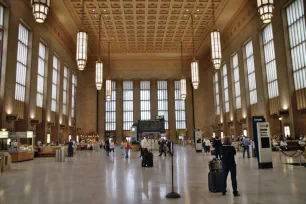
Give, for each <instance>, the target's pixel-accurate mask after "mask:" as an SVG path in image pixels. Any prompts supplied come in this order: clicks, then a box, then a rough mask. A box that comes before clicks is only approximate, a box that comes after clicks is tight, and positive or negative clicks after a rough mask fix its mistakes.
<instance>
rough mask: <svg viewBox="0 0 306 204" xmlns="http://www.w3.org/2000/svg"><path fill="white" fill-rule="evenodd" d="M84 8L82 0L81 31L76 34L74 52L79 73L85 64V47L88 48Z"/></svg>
mask: <svg viewBox="0 0 306 204" xmlns="http://www.w3.org/2000/svg"><path fill="white" fill-rule="evenodd" d="M84 13H85V6H84V0H83V15H82V27H83V28H82V29H80V30H79V31H78V33H77V51H76V61H77V65H78V68H79V70H80V71H82V70H84V69H85V67H86V63H87V46H88V33H87V32H86V31H85V29H84V25H83V20H84Z"/></svg>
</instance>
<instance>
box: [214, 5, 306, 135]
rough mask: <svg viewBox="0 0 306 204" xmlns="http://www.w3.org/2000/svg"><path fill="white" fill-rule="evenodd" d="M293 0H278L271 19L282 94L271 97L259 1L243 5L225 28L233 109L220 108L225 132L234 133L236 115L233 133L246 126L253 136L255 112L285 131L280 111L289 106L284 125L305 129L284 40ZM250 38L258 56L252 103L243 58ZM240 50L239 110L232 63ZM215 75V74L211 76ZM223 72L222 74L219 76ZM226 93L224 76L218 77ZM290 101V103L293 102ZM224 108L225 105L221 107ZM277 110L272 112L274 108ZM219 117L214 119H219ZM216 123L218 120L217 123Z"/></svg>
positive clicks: (274, 130)
mask: <svg viewBox="0 0 306 204" xmlns="http://www.w3.org/2000/svg"><path fill="white" fill-rule="evenodd" d="M288 2H290V1H287V0H280V1H275V10H274V16H273V19H272V27H273V34H274V44H275V58H276V66H277V76H278V84H279V97H278V98H276V99H273V100H271V99H270V100H269V98H268V88H267V80H266V71H265V66H264V61H263V60H264V59H263V56H264V55H263V44H262V33H261V31H262V29H263V28H264V25H263V23H262V21H261V19H260V17H259V14H258V12H257V9H256V1H253V2H251V1H249V3H248V4H247V5H246V6H245V7H244V8H242V10H241V11H240V12H239V14H237V16H236V17H235V18H234V19H232V22H231V23H230V24H229V25H228V26H227V28H226V29H225V30H224V31H223V32H222V49H223V51H222V54H223V63H226V65H227V70H228V73H230V75H229V78H228V80H229V88H230V90H229V91H230V113H229V114H225V113H224V111H223V112H222V111H221V118H223V119H224V120H223V124H222V127H221V129H222V130H224V133H225V135H231V134H232V133H231V132H230V127H229V124H228V123H229V122H231V118H233V125H232V127H231V128H232V129H233V132H234V135H236V136H238V135H239V134H240V133H241V131H242V130H243V129H247V130H248V135H250V136H252V127H251V126H252V124H251V117H252V116H264V117H265V118H266V119H267V121H268V122H270V125H271V133H272V134H277V135H280V134H283V129H282V130H280V122H279V117H280V115H279V114H278V113H279V110H284V109H285V110H288V111H289V115H285V116H282V119H283V120H282V126H284V125H289V126H290V129H291V134H292V135H293V136H294V135H299V134H300V133H302V132H305V127H304V125H302V124H305V122H306V121H305V118H306V117H305V116H304V115H303V114H301V113H300V112H299V111H297V108H296V99H295V92H294V86H293V73H292V67H291V60H290V58H291V57H290V52H289V51H288V46H286V44H285V42H286V41H287V39H288V34H287V27H286V25H285V23H286V18H285V17H286V16H285V10H284V8H285V6H286V4H287V3H288ZM249 40H252V42H253V49H254V60H255V70H256V71H255V73H256V85H257V98H258V102H257V104H256V105H252V106H251V105H250V101H249V93H248V81H247V70H246V65H245V61H244V57H243V56H244V45H245V43H246V42H248V41H249ZM234 53H238V57H239V69H240V86H241V97H242V108H241V109H239V110H235V109H234V104H233V103H234V100H233V99H234V87H233V82H232V81H233V76H232V67H231V56H232V55H233V54H234ZM211 77H212V76H211ZM220 77H221V74H219V78H220ZM219 83H220V84H219V86H220V87H221V89H220V90H222V92H221V93H222V95H223V86H222V83H223V81H222V80H219ZM220 104H221V106H223V107H224V100H223V97H221V103H220ZM290 104H291V105H290ZM221 109H222V108H221ZM273 111H274V112H276V114H272V112H273ZM244 117H246V123H245V124H241V123H240V122H239V121H240V119H241V118H244ZM218 120H219V119H218V118H217V117H216V121H217V122H215V123H218ZM215 125H217V124H215Z"/></svg>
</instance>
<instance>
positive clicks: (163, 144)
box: [159, 140, 167, 157]
mask: <svg viewBox="0 0 306 204" xmlns="http://www.w3.org/2000/svg"><path fill="white" fill-rule="evenodd" d="M166 148H167V146H166V143H165V141H164V140H162V141H161V142H160V144H159V149H160V154H159V156H160V157H161V156H162V154H163V153H164V155H165V156H167V155H166Z"/></svg>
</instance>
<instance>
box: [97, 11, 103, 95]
mask: <svg viewBox="0 0 306 204" xmlns="http://www.w3.org/2000/svg"><path fill="white" fill-rule="evenodd" d="M98 41H99V60H98V61H97V62H96V87H97V90H101V88H102V85H103V62H102V61H101V15H99V40H98Z"/></svg>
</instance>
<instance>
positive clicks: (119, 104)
mask: <svg viewBox="0 0 306 204" xmlns="http://www.w3.org/2000/svg"><path fill="white" fill-rule="evenodd" d="M122 85H123V81H122V80H120V79H117V80H116V141H117V142H118V143H121V141H122V137H123V136H122V135H123V134H122V133H123V86H122Z"/></svg>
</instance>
